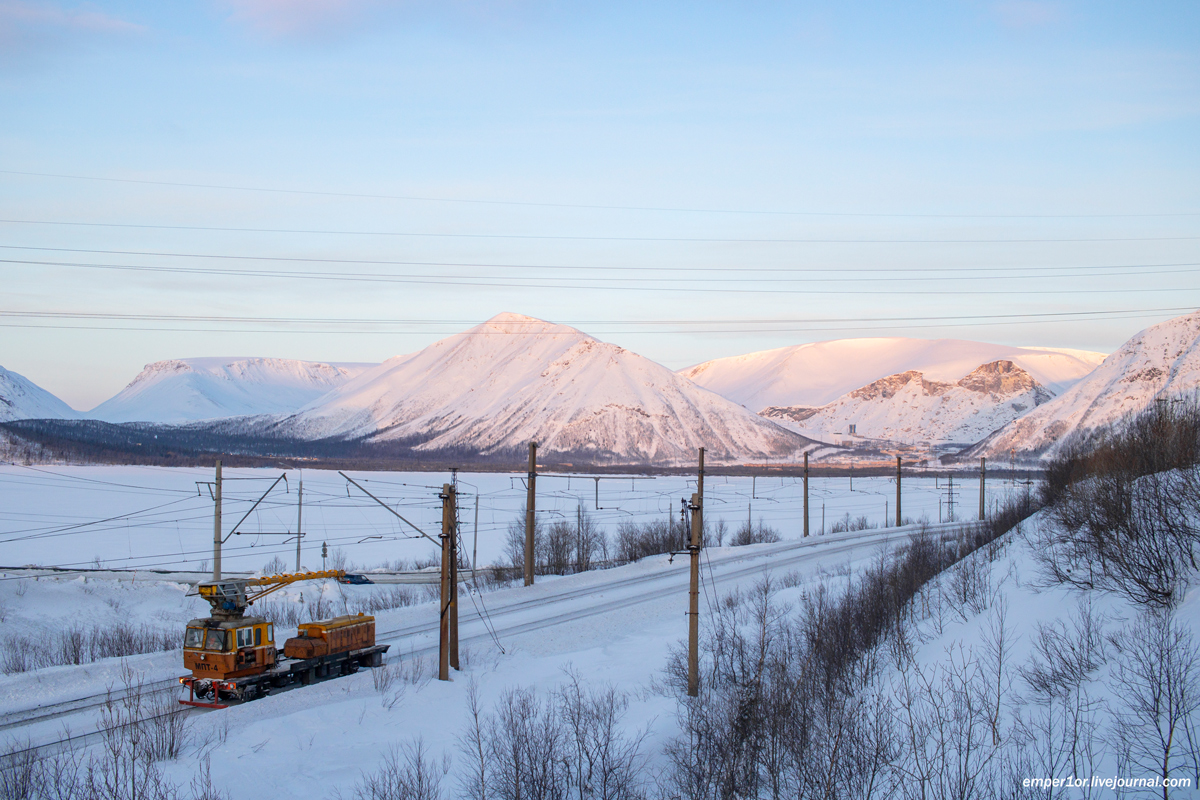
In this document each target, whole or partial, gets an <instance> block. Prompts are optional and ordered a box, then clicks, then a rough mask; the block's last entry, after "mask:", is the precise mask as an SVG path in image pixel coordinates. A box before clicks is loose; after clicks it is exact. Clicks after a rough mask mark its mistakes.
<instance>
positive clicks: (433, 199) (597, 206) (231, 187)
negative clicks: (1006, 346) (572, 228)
mask: <svg viewBox="0 0 1200 800" xmlns="http://www.w3.org/2000/svg"><path fill="white" fill-rule="evenodd" d="M0 174H4V175H21V176H26V177H37V178H60V179H68V180H80V181H97V182H105V183H125V184H136V185H143V186H174V187H179V188H187V189H219V190H225V191H238V192H263V193H270V194H294V195H309V196H316V197H341V198H348V199H359V200H401V201H417V202H428V203H463V204H471V205H485V206H521V207H526V208H573V209H588V210H601V211H656V212H668V213H698V214H750V215H769V216H798V217H856V218H858V217H861V218H894V219H1123V218H1129V219H1139V218H1159V217H1196V216H1200V212H1193V211H1175V212H1142V213H1075V214H914V213H907V214H902V213H889V212H878V213H875V212H847V211H793V210H771V209H730V208H698V207H684V206H635V205H614V204H601V203H564V202H546V201H531V200H496V199H486V198H469V197H438V196H433V195H406V194H378V193H367V192H335V191H322V190H315V189H282V188H278V187H262V186H238V185H235V184H218V183H196V182H185V181H156V180H149V179H146V178H113V177H107V176H98V175H70V174H64V173H57V172H30V171H26V170H13V169H0Z"/></svg>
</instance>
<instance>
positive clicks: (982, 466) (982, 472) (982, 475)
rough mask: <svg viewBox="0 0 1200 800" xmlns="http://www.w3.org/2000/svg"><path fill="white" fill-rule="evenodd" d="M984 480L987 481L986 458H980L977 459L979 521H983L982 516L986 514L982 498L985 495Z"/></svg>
mask: <svg viewBox="0 0 1200 800" xmlns="http://www.w3.org/2000/svg"><path fill="white" fill-rule="evenodd" d="M986 481H987V459H986V458H980V459H979V521H980V522H983V520H984V517H985V516H986V514H985V511H986V505H985V504H984V498H985V497H986V495H985V494H984V489H985V488H986Z"/></svg>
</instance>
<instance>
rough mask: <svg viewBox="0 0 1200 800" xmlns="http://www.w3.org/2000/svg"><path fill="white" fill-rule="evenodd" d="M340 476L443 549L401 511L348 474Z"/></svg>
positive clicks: (340, 473) (342, 473)
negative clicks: (403, 515) (402, 514)
mask: <svg viewBox="0 0 1200 800" xmlns="http://www.w3.org/2000/svg"><path fill="white" fill-rule="evenodd" d="M338 475H341V476H342V477H343V478H345V479H346V480H348V481H350V482H351V483H353V484H354V485H355V486H357V487H358V489H359V490H360V491H361V492H362V493H363V494H365V495H366V496H367V497H369V498H371V499H372V500H374V501H375V502H376V503H379V505H381V506H383V507H384V508H386V509H387V510H388V511H390V512H392V514H394V515H395V516H396V517H397V518H398V519H399V520H400V521H401V522H403V523H404V524H405V525H407V526H408V527H410V528H412V529H413V530H414V531H416V532H417V533H419V534H421V535H422V536H424V537H425V538H426V539H428V540H429V541H431V542H433V543H434V544H436V545H437V546H438V547H441V546H442V543H441V542H439V541H438V540H437V539H435V538H433V537H432V536H430V535H429V534H428V533H426V532H425V531H423V530H421V529H420V528H418V527H417V526H416V525H413V524H412V523H411V522H409V521H408V520H406V519H405V518H404V517H402V516H400V512H399V511H397V510H396V509H394V508H392V507H391V506H389V505H388V504H387V503H385V502H383V501H382V500H380V499H379V498H378V497H376V496H375V495H373V494H371V493H370V492H368V491H367V490H366V489H365V488H363V487H362V486H361V485H360V484H359V483H358V481H356V480H354V478H351V477H350V476H349V475H347V474H346V473H344V472H342V471H340V470H339V471H338Z"/></svg>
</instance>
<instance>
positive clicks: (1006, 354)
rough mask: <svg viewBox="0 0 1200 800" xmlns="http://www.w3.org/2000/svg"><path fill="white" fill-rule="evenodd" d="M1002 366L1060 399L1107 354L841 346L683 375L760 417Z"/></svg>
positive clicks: (922, 344)
mask: <svg viewBox="0 0 1200 800" xmlns="http://www.w3.org/2000/svg"><path fill="white" fill-rule="evenodd" d="M1001 360H1004V361H1011V362H1012V363H1013V364H1015V365H1017V366H1018V367H1020V368H1021V369H1023V370H1025V371H1026V372H1027V373H1029V375H1031V376H1032V377H1033V379H1034V380H1036V381H1037V382H1038V383H1040V384H1041V385H1042V386H1043V387H1045V388H1046V389H1047V390H1049V391H1050V392H1051V393H1053V394H1056V395H1057V394H1061V393H1062V392H1064V391H1066V390H1067V389H1068V388H1070V387H1071V386H1073V385H1074V384H1075V382H1076V381H1078V380H1080V379H1081V378H1083V377H1084V376H1085V375H1087V374H1088V373H1089V372H1091V371H1092V370H1093V369H1094V368H1095V367H1096V366H1097V365H1098V364H1099V363H1100V362H1101V361H1103V360H1104V354H1103V353H1093V352H1089V351H1086V350H1067V349H1061V348H1052V347H1010V346H1008V345H999V344H988V343H986V342H972V341H965V340H962V339H905V338H896V337H890V338H871V339H838V340H834V341H828V342H813V343H811V344H798V345H792V346H790V347H781V348H778V349H775V350H763V351H761V352H757V353H747V354H745V355H741V356H731V357H729V358H718V359H715V360H713V361H706V362H704V363H702V364H697V365H696V366H693V367H688V368H687V369H682V370H680V371H679V374H680V375H683V376H684V377H685V378H688V379H689V380H692V381H695V382H696V383H698V384H700V385H701V386H703V387H704V388H706V389H709V390H711V391H714V392H716V393H717V394H719V395H721V396H722V397H728V398H729V399H730V400H733V401H734V402H735V403H738V404H740V405H743V406H745V407H746V408H748V409H750V410H752V411H761V410H762V409H764V408H767V407H768V406H777V407H780V406H808V407H818V406H823V405H825V404H827V403H831V402H833V401H834V400H836V399H838V398H839V397H841V396H842V395H844V394H846V393H847V392H851V391H854V390H855V389H858V388H860V387H864V386H866V385H867V384H869V383H871V382H873V381H876V380H879V379H880V378H885V377H887V376H889V375H897V374H900V373H904V372H910V371H916V372H920V373H921V374H922V375H923V376H924V377H925V378H926V379H927V380H931V381H941V382H954V381H957V380H958V379H959V378H961V377H962V376H963V375H966V374H967V373H968V372H970V371H971V370H973V369H975V368H976V367H978V366H979V365H980V364H987V363H990V362H994V361H1001Z"/></svg>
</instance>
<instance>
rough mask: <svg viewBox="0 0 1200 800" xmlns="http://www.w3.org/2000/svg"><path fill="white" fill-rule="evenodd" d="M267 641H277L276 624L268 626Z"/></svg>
mask: <svg viewBox="0 0 1200 800" xmlns="http://www.w3.org/2000/svg"><path fill="white" fill-rule="evenodd" d="M267 641H268V642H273V641H275V626H274V625H268V626H267Z"/></svg>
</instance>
